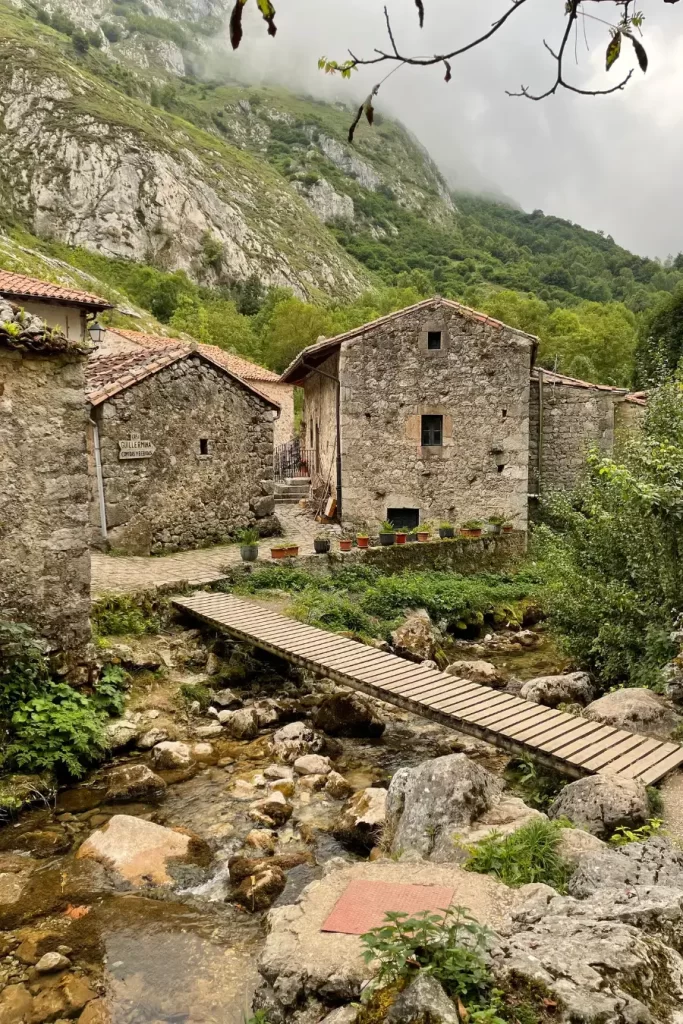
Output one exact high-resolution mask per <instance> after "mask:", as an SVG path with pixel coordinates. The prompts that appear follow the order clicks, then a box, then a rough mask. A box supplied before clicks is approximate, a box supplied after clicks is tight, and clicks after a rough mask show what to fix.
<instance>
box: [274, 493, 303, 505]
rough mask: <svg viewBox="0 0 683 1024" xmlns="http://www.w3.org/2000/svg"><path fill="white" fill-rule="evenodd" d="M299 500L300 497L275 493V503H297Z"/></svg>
mask: <svg viewBox="0 0 683 1024" xmlns="http://www.w3.org/2000/svg"><path fill="white" fill-rule="evenodd" d="M304 497H305V495H304ZM300 501H301V498H288V497H284V496H281V495H277V494H276V495H275V504H276V505H298V504H299V502H300Z"/></svg>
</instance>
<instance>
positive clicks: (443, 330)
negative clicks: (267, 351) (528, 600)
mask: <svg viewBox="0 0 683 1024" xmlns="http://www.w3.org/2000/svg"><path fill="white" fill-rule="evenodd" d="M536 349H537V339H536V338H534V337H532V336H531V335H528V334H524V333H523V332H521V331H518V330H515V329H513V328H511V327H507V326H506V325H505V324H503V323H500V322H499V321H497V320H494V319H492V318H491V317H488V316H486V315H485V314H483V313H478V312H476V311H475V310H472V309H468V308H467V307H465V306H461V305H460V304H459V303H457V302H452V301H450V300H448V299H441V298H435V299H428V300H426V301H424V302H420V303H417V304H416V305H414V306H410V307H408V308H407V309H403V310H399V311H398V312H397V313H392V314H390V315H389V316H385V317H381V318H380V319H379V320H375V321H373V322H372V323H369V324H365V325H363V326H362V327H359V328H357V329H355V330H352V331H348V332H346V333H345V334H342V335H339V336H338V337H336V338H328V339H321V340H320V341H319V342H317V343H316V344H315V345H311V346H310V347H309V348H306V349H304V351H303V352H301V353H300V354H299V356H298V357H297V358H296V359H295V360H294V361H293V363H292V364H291V365H290V366H289V367H288V369H287V370H286V371H285V373H284V374H283V376H282V379H283V380H284V381H286V382H287V383H290V384H295V385H298V386H300V387H303V389H304V396H305V407H304V429H305V432H306V436H305V438H304V446H305V447H306V448H307V449H309V450H311V453H312V454H311V456H310V462H311V463H312V464H314V465H315V470H314V474H313V486H314V491H317V492H318V493H321V494H326V493H330V494H332V495H333V496H334V497H335V498H336V499H337V503H338V505H339V506H340V507H341V516H342V522H343V523H344V524H345V525H347V526H348V527H349V528H355V527H356V526H358V525H361V524H367V525H368V526H370V527H371V528H376V527H377V525H378V524H379V523H380V522H382V521H383V520H384V519H390V520H392V521H393V522H394V523H395V524H397V525H399V524H401V525H413V524H416V523H417V522H418V521H420V522H424V521H432V522H436V521H440V520H448V521H449V522H462V521H463V520H465V519H469V518H480V519H483V518H486V517H488V516H490V515H493V514H498V515H503V516H505V517H506V518H511V519H513V520H514V522H515V525H516V526H517V527H518V528H520V529H524V528H525V527H526V524H527V517H528V506H529V500H530V499H535V498H537V497H538V495H539V492H543V491H548V490H552V489H556V488H561V487H570V486H572V485H573V484H574V483H576V481H577V479H578V476H579V474H580V472H581V470H582V467H583V464H584V458H585V454H586V450H587V449H588V447H590V446H592V445H597V446H598V447H600V448H601V449H602V450H604V451H608V450H611V448H612V446H613V444H614V440H615V436H616V434H617V433H618V432H619V430H620V429H632V428H633V426H634V425H635V424H636V423H637V422H638V421H639V419H641V418H642V413H643V410H644V399H643V397H642V396H633V395H628V394H627V392H626V390H625V389H620V388H613V387H607V386H605V385H599V384H591V383H589V382H586V381H580V380H576V379H574V378H571V377H566V376H563V375H561V374H557V373H551V372H550V371H548V370H541V369H540V368H536V367H535V366H534V358H535V354H536ZM338 437H340V438H341V444H340V445H339V447H338V446H337V438H338ZM539 451H540V452H541V457H540V458H539Z"/></svg>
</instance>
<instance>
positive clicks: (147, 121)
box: [0, 0, 683, 384]
mask: <svg viewBox="0 0 683 1024" xmlns="http://www.w3.org/2000/svg"><path fill="white" fill-rule="evenodd" d="M226 7H227V5H226V4H224V3H223V2H222V0H212V2H211V3H196V2H195V0H173V2H171V0H165V2H164V3H156V4H155V5H154V8H153V9H152V7H150V6H148V5H146V4H145V3H144V0H123V2H113V0H97V2H95V3H92V4H84V3H82V2H81V0H62V5H61V6H58V5H57V4H56V3H53V2H51V0H45V2H44V3H39V2H38V0H35V2H33V0H30V2H29V0H25V3H24V6H23V8H22V9H20V10H17V9H16V8H13V7H11V8H10V7H6V6H4V5H2V4H1V3H0V9H1V10H2V14H3V27H2V30H1V33H2V35H1V38H0V78H1V79H2V82H3V92H2V95H0V108H1V110H2V127H1V128H0V130H2V132H3V146H2V147H0V171H2V178H3V182H4V185H3V194H4V203H3V220H4V227H5V230H6V231H7V232H8V233H9V234H10V235H11V236H12V237H13V239H14V242H21V243H23V244H24V246H25V248H27V249H30V250H33V251H37V250H42V252H43V253H44V254H45V255H47V256H48V257H51V258H54V257H57V258H59V259H60V260H62V261H63V262H64V263H66V264H68V265H72V266H74V267H77V268H79V269H80V270H81V271H83V272H85V273H87V274H90V275H91V276H92V277H93V278H94V279H95V281H96V282H99V289H100V290H103V291H106V290H108V289H114V290H115V291H116V294H117V296H123V297H124V304H125V303H126V302H127V303H130V304H134V305H136V306H137V307H138V308H139V309H141V310H143V311H146V313H148V314H151V316H152V317H153V318H154V319H155V320H156V321H158V322H159V323H160V324H161V325H165V326H164V327H163V329H166V330H171V331H178V330H185V331H188V332H190V333H193V334H195V335H197V336H200V337H201V338H202V340H211V341H215V342H216V343H218V344H221V345H225V346H228V347H232V348H235V349H236V350H238V351H241V352H242V353H243V354H245V355H248V356H251V357H252V358H256V359H260V360H261V361H263V362H265V363H267V364H268V365H270V366H272V367H273V368H274V369H282V368H283V367H284V366H285V365H286V364H287V362H288V361H289V359H290V358H291V357H292V356H293V355H294V354H295V353H296V351H298V349H299V348H300V347H302V346H303V345H306V344H308V343H310V342H311V341H314V340H315V339H316V338H317V337H318V336H319V335H320V334H329V333H331V332H334V331H338V330H344V329H346V328H348V327H350V326H355V325H356V324H358V323H361V322H363V320H364V319H368V318H370V317H372V316H376V315H379V314H381V313H384V312H387V311H389V310H390V309H394V308H397V307H398V306H400V305H402V304H405V303H406V302H409V301H414V300H415V299H418V298H421V297H424V296H426V295H429V294H432V293H435V292H437V293H440V294H444V295H447V296H450V297H453V298H456V299H460V300H462V301H465V302H467V303H469V304H470V305H474V306H477V307H479V308H481V309H484V310H485V311H487V312H490V313H491V314H492V315H495V316H497V317H499V318H500V319H503V320H505V321H507V322H509V323H511V324H512V325H513V326H518V327H521V328H523V329H525V330H528V331H531V332H533V333H536V334H538V335H539V337H540V338H541V348H540V359H541V361H542V362H544V363H545V364H546V365H549V366H555V367H557V368H558V369H560V370H563V371H565V372H568V373H571V374H574V375H576V376H583V377H587V378H594V379H598V380H601V381H603V382H606V383H615V384H629V383H630V382H631V379H632V376H633V364H634V352H635V349H636V345H637V340H638V336H639V333H642V329H641V321H642V320H643V319H648V320H649V318H650V316H651V315H652V312H653V311H654V310H656V309H658V308H659V307H660V306H661V305H662V304H663V303H665V302H666V301H667V300H669V301H670V300H671V296H672V294H673V293H674V292H675V291H676V289H677V287H678V286H679V285H680V283H681V281H683V256H679V257H676V258H675V259H672V260H670V261H667V265H662V264H660V263H658V262H656V261H653V260H649V259H645V258H642V257H639V256H636V255H634V254H632V253H630V252H628V251H627V250H625V249H622V248H621V247H620V246H618V245H617V244H616V243H615V242H614V241H613V239H612V238H610V237H609V236H605V235H603V234H602V233H596V232H592V231H587V230H584V229H583V228H581V227H579V226H577V225H574V224H571V223H569V222H568V221H564V220H561V219H558V218H556V217H552V216H544V214H543V213H542V212H541V211H534V212H533V213H531V214H527V213H524V212H522V211H520V210H518V209H515V208H514V207H513V206H507V205H504V204H502V203H497V202H493V201H491V200H488V199H484V198H481V197H476V196H473V195H469V194H468V195H465V194H457V195H452V194H451V193H450V192H449V190H448V188H447V186H446V183H445V181H444V179H443V178H442V176H441V174H440V173H439V171H438V169H437V168H436V167H435V165H434V164H433V162H432V161H431V160H430V158H429V156H428V154H427V153H426V152H425V151H424V149H423V148H422V147H421V146H420V145H419V143H418V142H417V141H416V140H415V139H414V138H413V137H412V136H411V135H410V133H409V132H407V131H406V130H405V129H404V128H403V127H402V126H401V125H399V124H397V123H394V122H392V121H389V120H387V119H383V118H382V116H381V113H378V114H377V117H376V123H375V126H374V127H372V128H370V127H369V126H368V125H365V124H364V125H363V126H361V127H360V128H359V130H358V131H357V133H356V141H355V145H354V146H353V147H351V146H349V145H348V143H347V141H346V135H347V131H348V126H349V123H350V119H351V118H352V116H353V105H352V104H351V103H350V104H349V105H348V106H344V105H342V104H328V103H324V102H321V101H319V100H318V99H316V98H315V97H310V96H309V97H302V96H295V95H293V94H291V93H288V92H286V91H285V90H283V89H279V88H255V87H250V86H247V85H244V84H240V83H237V82H235V81H231V80H230V79H229V77H228V76H227V74H226V76H225V77H224V79H223V80H220V81H219V80H216V79H214V80H211V81H207V80H205V78H202V77H201V69H202V67H204V66H207V62H206V58H207V57H208V56H209V55H210V54H211V51H212V48H215V46H216V45H217V44H216V42H215V33H216V32H217V30H218V29H219V28H220V25H221V24H222V23H223V21H224V19H225V14H226V10H225V8H226ZM29 43H30V45H29ZM219 64H220V62H219V61H215V60H214V61H213V63H212V65H211V66H218V65H219ZM226 66H229V65H226ZM8 246H9V248H8ZM10 250H12V252H13V256H12V258H13V260H14V262H15V268H16V269H20V264H21V261H22V259H24V258H26V260H27V262H28V263H31V261H32V260H33V259H34V257H29V256H28V254H26V253H24V256H22V255H21V250H19V249H16V248H14V249H13V248H12V244H10V243H7V244H6V246H5V252H6V253H7V252H9V251H10ZM3 258H8V257H7V256H4V257H3V256H2V253H0V259H3ZM668 264H670V265H668ZM28 272H30V270H29V271H28ZM61 272H62V273H63V272H64V271H63V270H62V271H61ZM117 301H120V300H119V299H117ZM115 316H117V317H120V314H115Z"/></svg>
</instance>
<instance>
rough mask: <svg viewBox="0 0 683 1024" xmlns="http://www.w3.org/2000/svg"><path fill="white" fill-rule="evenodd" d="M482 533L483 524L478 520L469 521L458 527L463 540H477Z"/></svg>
mask: <svg viewBox="0 0 683 1024" xmlns="http://www.w3.org/2000/svg"><path fill="white" fill-rule="evenodd" d="M483 532H484V524H483V523H482V522H480V520H479V519H469V520H468V521H467V522H466V523H463V524H462V526H461V527H460V536H461V537H464V538H465V540H479V538H480V537H481V535H482V533H483Z"/></svg>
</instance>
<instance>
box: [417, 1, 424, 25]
mask: <svg viewBox="0 0 683 1024" xmlns="http://www.w3.org/2000/svg"><path fill="white" fill-rule="evenodd" d="M415 6H416V7H417V10H418V14H419V17H420V28H423V27H424V23H425V8H424V4H423V2H422V0H415Z"/></svg>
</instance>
